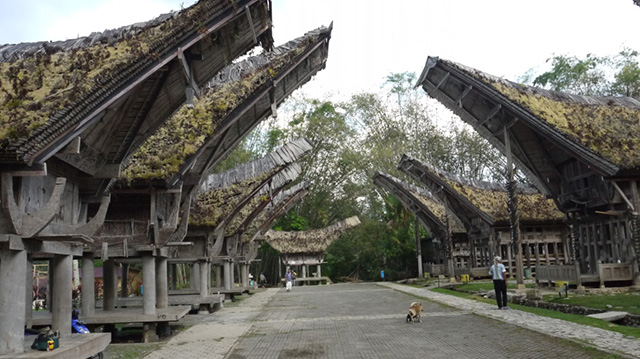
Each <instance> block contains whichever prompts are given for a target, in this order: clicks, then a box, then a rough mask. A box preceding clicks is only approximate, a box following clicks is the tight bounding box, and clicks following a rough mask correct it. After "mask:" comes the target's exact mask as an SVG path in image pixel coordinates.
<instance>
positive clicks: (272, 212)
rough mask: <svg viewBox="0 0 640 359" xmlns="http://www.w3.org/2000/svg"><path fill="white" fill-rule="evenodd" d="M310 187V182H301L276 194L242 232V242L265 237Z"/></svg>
mask: <svg viewBox="0 0 640 359" xmlns="http://www.w3.org/2000/svg"><path fill="white" fill-rule="evenodd" d="M308 187H309V184H308V183H307V182H300V183H298V184H296V185H294V186H291V188H288V189H286V190H284V191H282V192H280V193H278V194H277V195H276V196H274V197H273V199H272V200H271V202H270V203H269V204H268V205H267V206H266V207H265V208H264V209H263V210H261V211H260V213H258V215H257V216H256V217H255V218H254V219H253V220H252V221H251V222H250V223H249V225H248V227H247V228H246V229H245V231H244V232H242V242H243V243H246V242H251V241H253V240H255V239H258V238H260V239H263V238H262V236H263V235H264V232H266V231H267V230H269V229H270V228H271V226H273V223H274V222H275V221H276V220H277V219H278V218H280V217H281V216H283V215H285V214H286V213H287V211H288V210H289V209H290V208H291V207H292V206H294V205H295V204H296V203H298V202H300V200H302V199H303V198H304V197H305V196H306V195H307V193H308V191H307V188H308Z"/></svg>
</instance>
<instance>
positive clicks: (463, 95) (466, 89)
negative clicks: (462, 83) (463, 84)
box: [458, 85, 473, 107]
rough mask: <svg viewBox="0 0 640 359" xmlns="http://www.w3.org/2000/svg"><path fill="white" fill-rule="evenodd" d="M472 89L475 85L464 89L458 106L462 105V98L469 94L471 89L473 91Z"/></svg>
mask: <svg viewBox="0 0 640 359" xmlns="http://www.w3.org/2000/svg"><path fill="white" fill-rule="evenodd" d="M471 89H473V86H472V85H469V86H467V88H465V89H464V91H462V93H461V94H460V97H459V98H458V107H462V100H463V99H464V98H465V97H466V96H467V94H469V91H471Z"/></svg>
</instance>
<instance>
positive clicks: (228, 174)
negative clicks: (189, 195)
mask: <svg viewBox="0 0 640 359" xmlns="http://www.w3.org/2000/svg"><path fill="white" fill-rule="evenodd" d="M309 151H311V144H309V142H308V141H307V140H306V139H303V138H300V139H297V140H294V141H291V142H289V143H287V144H286V145H284V146H282V147H280V148H278V149H276V150H275V151H273V152H270V153H268V154H267V155H266V156H264V157H263V158H261V159H259V160H255V161H250V162H247V163H243V164H241V165H239V166H236V167H234V168H232V169H230V170H228V171H225V172H222V173H214V174H211V175H209V176H207V178H206V179H205V181H204V183H203V184H202V186H201V188H200V192H208V191H213V190H217V189H222V188H226V187H229V186H232V185H233V184H237V183H240V182H243V181H246V180H249V179H251V178H253V177H255V176H256V174H258V173H266V172H268V171H270V170H271V169H273V168H277V167H280V166H283V165H286V164H289V163H293V162H296V161H298V160H299V159H300V158H302V157H303V156H304V155H306V154H307V153H309Z"/></svg>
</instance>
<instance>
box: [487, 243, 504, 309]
mask: <svg viewBox="0 0 640 359" xmlns="http://www.w3.org/2000/svg"><path fill="white" fill-rule="evenodd" d="M489 275H490V276H491V278H493V289H494V290H495V291H496V301H497V302H498V309H509V307H507V270H506V269H505V268H504V265H503V264H502V258H500V257H499V256H496V257H495V258H494V259H493V265H492V266H491V268H489Z"/></svg>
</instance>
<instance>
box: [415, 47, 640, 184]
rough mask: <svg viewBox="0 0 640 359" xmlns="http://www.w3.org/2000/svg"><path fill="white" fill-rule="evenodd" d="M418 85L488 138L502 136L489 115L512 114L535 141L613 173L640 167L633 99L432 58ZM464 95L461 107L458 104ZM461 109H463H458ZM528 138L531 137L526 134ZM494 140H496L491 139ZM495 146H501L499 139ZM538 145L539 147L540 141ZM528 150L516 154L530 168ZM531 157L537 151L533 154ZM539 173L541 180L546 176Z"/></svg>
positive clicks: (505, 118)
mask: <svg viewBox="0 0 640 359" xmlns="http://www.w3.org/2000/svg"><path fill="white" fill-rule="evenodd" d="M436 68H438V69H439V70H440V71H442V72H441V74H446V73H449V74H450V75H451V76H448V75H446V78H444V77H442V76H441V74H438V75H436V72H437V71H438V70H435V69H436ZM432 70H433V71H432ZM436 77H437V78H436ZM434 82H435V84H434ZM438 83H441V84H440V86H439V87H438V86H436V85H437V84H438ZM419 84H423V87H424V88H425V90H426V91H427V92H429V94H430V95H432V96H434V97H436V98H437V99H438V100H440V101H441V102H442V103H443V104H445V105H446V106H447V107H450V108H451V109H452V110H454V112H460V113H461V118H463V119H464V120H465V121H467V122H470V123H471V124H472V125H473V126H474V127H476V129H477V130H479V131H480V133H481V134H482V135H483V136H485V137H487V138H488V139H489V140H490V141H491V140H492V137H500V136H501V133H500V130H499V128H497V127H495V126H494V127H493V128H491V119H492V118H493V117H494V116H495V117H496V118H501V119H502V122H504V125H507V124H509V123H511V124H513V122H514V119H517V121H521V122H522V123H523V124H525V125H526V126H527V127H528V129H529V131H533V132H535V133H537V134H538V135H539V136H541V140H539V141H549V142H551V143H553V144H554V145H555V146H557V147H558V148H559V149H562V151H564V152H566V153H568V154H570V155H571V156H575V157H577V158H579V159H580V160H582V161H584V162H586V163H587V164H589V165H591V166H593V167H595V168H597V169H598V170H599V171H600V172H601V173H606V174H608V175H614V174H616V173H617V172H618V170H619V169H638V168H640V121H638V118H640V101H639V100H638V99H635V98H630V97H604V96H580V95H571V94H567V93H562V92H556V91H549V90H545V89H541V88H537V87H532V86H526V85H522V84H518V83H515V82H512V81H508V80H505V79H502V78H498V77H496V76H492V75H489V74H486V73H484V72H481V71H479V70H476V69H473V68H470V67H466V66H463V65H461V64H457V63H455V62H452V61H447V60H443V59H439V58H437V57H430V58H429V59H428V60H427V65H426V66H425V69H424V71H423V74H422V76H421V78H420V80H419ZM447 86H456V87H458V88H462V90H463V93H464V95H465V96H460V95H458V94H454V93H453V91H454V90H453V89H454V87H447ZM467 88H468V90H467ZM476 94H477V95H478V97H476ZM457 97H460V98H461V100H457V99H456V98H457ZM476 98H477V100H476ZM480 99H487V100H491V102H492V103H494V104H495V105H500V106H502V107H501V108H500V107H496V111H495V112H491V111H490V109H483V108H481V105H482V104H481V103H480V102H478V101H479V100H480ZM465 100H466V107H465V105H461V103H463V102H465ZM472 101H473V102H472ZM461 108H464V110H461ZM464 111H467V113H468V114H464V113H462V112H464ZM518 123H520V122H518ZM483 126H484V127H487V128H488V131H487V130H484V129H483V128H482V127H483ZM496 126H498V125H497V124H496ZM523 136H524V135H523ZM521 138H525V137H521ZM528 139H529V140H531V139H530V136H529V137H528ZM493 143H494V144H496V143H495V141H493ZM497 145H498V147H500V144H497ZM522 146H523V149H522V150H523V151H524V152H527V151H528V149H527V148H526V145H524V144H523V145H522ZM542 146H543V147H544V143H543V144H542ZM516 150H519V149H516ZM527 155H528V156H529V157H532V156H533V152H531V151H530V150H529V153H527V154H526V155H521V156H519V157H520V160H522V161H523V165H524V166H526V167H529V168H531V169H532V170H535V168H533V167H535V165H534V164H533V160H531V159H526V157H527ZM555 155H558V154H555ZM535 156H541V155H540V154H537V153H536V155H535ZM551 156H554V154H553V153H552V154H551ZM539 177H542V179H543V180H544V179H545V178H544V177H547V176H541V175H539ZM542 182H544V181H542Z"/></svg>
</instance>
